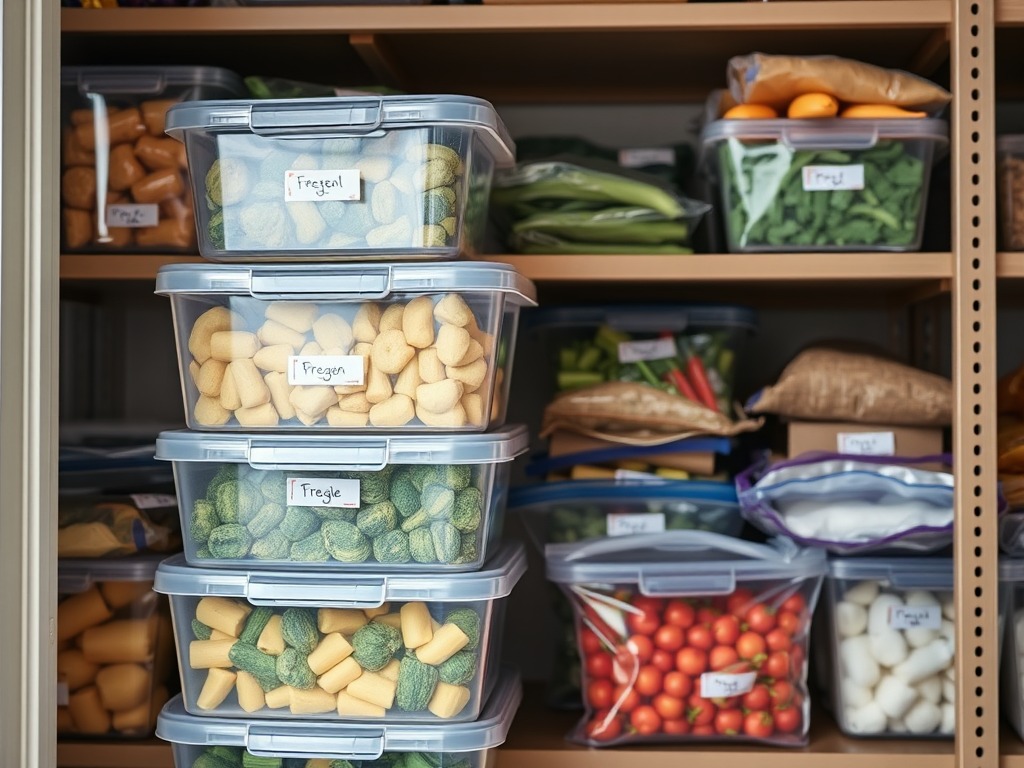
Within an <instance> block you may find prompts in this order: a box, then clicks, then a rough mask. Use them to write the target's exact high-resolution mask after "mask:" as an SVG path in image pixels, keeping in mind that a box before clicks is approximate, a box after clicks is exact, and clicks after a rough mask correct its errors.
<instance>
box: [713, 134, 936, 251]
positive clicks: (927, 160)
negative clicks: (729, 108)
mask: <svg viewBox="0 0 1024 768" xmlns="http://www.w3.org/2000/svg"><path fill="white" fill-rule="evenodd" d="M947 133H948V128H947V125H946V122H945V121H944V120H938V119H932V118H919V119H907V120H858V119H851V118H835V119H831V118H830V119H819V120H788V119H774V120H715V121H714V122H711V123H709V124H708V125H707V126H705V128H704V131H703V134H702V136H701V141H702V144H703V149H704V152H705V154H706V158H705V162H706V163H707V170H708V172H709V173H710V175H711V176H712V177H713V179H714V180H715V181H716V182H717V184H718V186H719V187H720V188H721V200H722V203H721V209H720V210H721V211H722V216H723V217H724V223H725V230H726V235H727V238H728V243H729V250H730V251H731V252H733V253H763V252H781V253H790V252H794V251H815V252H818V251H916V250H919V249H920V247H921V237H922V234H923V227H924V217H925V210H926V204H927V202H928V181H929V178H930V177H931V167H932V161H933V159H934V158H935V156H936V155H937V154H938V153H939V152H940V151H942V150H944V149H945V148H946V146H947V145H948V143H949V140H948V138H947Z"/></svg>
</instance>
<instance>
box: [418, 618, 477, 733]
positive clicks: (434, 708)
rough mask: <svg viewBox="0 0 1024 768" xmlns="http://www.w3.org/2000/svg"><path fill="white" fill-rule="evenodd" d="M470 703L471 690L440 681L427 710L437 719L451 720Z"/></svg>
mask: <svg viewBox="0 0 1024 768" xmlns="http://www.w3.org/2000/svg"><path fill="white" fill-rule="evenodd" d="M448 626H450V625H448ZM468 703H469V688H466V687H465V686H463V685H449V684H448V683H445V682H440V681H439V682H438V683H437V688H435V689H434V695H433V696H431V697H430V703H429V704H428V705H427V709H428V710H429V711H430V713H431V714H433V715H436V716H437V717H441V718H444V719H449V718H452V717H455V716H456V715H457V714H459V713H460V712H461V711H462V710H463V709H465V708H466V705H467V704H468Z"/></svg>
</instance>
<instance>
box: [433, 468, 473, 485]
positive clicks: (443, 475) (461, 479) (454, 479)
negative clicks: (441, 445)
mask: <svg viewBox="0 0 1024 768" xmlns="http://www.w3.org/2000/svg"><path fill="white" fill-rule="evenodd" d="M431 469H432V472H431V478H432V479H431V480H430V481H429V482H433V483H437V484H439V485H443V486H444V487H445V488H451V489H452V490H453V491H461V490H462V489H463V488H467V487H468V486H469V481H470V471H469V470H470V468H469V467H468V466H466V465H465V464H441V465H440V466H436V467H432V468H431Z"/></svg>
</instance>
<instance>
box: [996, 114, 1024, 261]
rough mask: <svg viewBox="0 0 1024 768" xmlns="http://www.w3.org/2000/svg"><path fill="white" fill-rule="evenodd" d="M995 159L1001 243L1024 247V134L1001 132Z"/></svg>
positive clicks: (1017, 248) (1011, 248)
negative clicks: (1004, 133)
mask: <svg viewBox="0 0 1024 768" xmlns="http://www.w3.org/2000/svg"><path fill="white" fill-rule="evenodd" d="M996 162H997V164H998V171H999V174H998V176H997V177H996V186H997V188H998V190H999V239H1000V244H999V247H1000V248H1001V249H1002V250H1004V251H1024V135H1021V134H1016V135H1006V136H999V137H998V138H997V139H996Z"/></svg>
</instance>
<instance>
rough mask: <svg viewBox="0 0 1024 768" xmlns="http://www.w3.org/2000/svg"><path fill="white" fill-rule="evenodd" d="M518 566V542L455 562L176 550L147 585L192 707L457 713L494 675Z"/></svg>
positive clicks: (472, 704)
mask: <svg viewBox="0 0 1024 768" xmlns="http://www.w3.org/2000/svg"><path fill="white" fill-rule="evenodd" d="M525 570H526V553H525V550H524V548H523V545H522V544H521V543H519V542H509V543H506V544H505V545H503V546H502V547H501V549H499V550H498V551H497V553H495V555H494V556H492V557H491V559H490V560H488V562H487V563H485V565H484V568H483V570H481V571H479V572H477V573H464V574H417V575H413V574H409V575H399V574H389V575H377V576H373V575H368V574H367V575H361V576H355V575H351V574H338V575H334V574H327V573H318V574H315V575H313V574H299V573H283V572H281V571H256V570H243V569H234V570H230V571H229V570H223V569H211V568H194V567H191V566H188V565H186V564H185V559H184V557H183V556H178V557H176V558H172V559H171V560H167V561H165V562H164V563H162V564H161V565H160V569H159V570H158V572H157V576H156V587H155V588H156V589H157V590H158V591H160V592H165V593H168V594H169V595H171V615H172V617H173V619H174V628H175V635H176V639H177V645H178V660H179V666H180V668H181V687H182V692H183V695H184V699H185V709H186V710H188V712H190V713H191V714H194V715H227V716H231V717H246V716H247V717H255V718H272V719H276V720H281V719H288V718H302V719H310V718H312V719H328V720H338V719H342V720H368V721H376V722H380V721H386V722H389V723H390V722H403V723H431V722H434V723H436V722H465V721H467V720H475V719H476V718H477V717H478V716H479V714H480V710H481V708H482V706H483V704H484V702H485V701H486V700H487V697H488V696H489V695H490V693H491V690H492V689H493V688H494V685H495V682H496V681H497V677H498V668H499V660H500V658H501V636H502V622H503V619H504V609H505V605H504V601H503V600H502V598H504V597H507V596H508V595H509V593H510V592H511V591H512V588H513V587H514V586H515V584H516V582H517V581H518V580H519V577H520V576H522V575H523V572H524V571H525ZM275 617H277V618H275ZM214 633H216V634H214ZM411 649H415V651H416V653H415V655H413V654H411V653H408V652H407V651H408V650H411Z"/></svg>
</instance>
